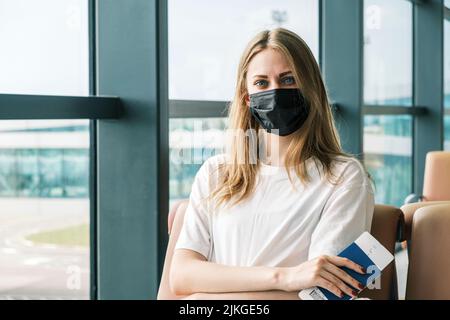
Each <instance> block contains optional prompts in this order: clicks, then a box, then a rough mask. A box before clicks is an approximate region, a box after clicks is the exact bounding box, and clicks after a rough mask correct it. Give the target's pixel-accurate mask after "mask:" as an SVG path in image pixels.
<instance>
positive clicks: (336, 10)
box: [321, 0, 364, 158]
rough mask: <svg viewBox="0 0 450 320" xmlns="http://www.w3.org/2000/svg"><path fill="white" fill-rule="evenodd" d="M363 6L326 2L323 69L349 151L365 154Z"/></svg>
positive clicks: (353, 1) (349, 1) (355, 2)
mask: <svg viewBox="0 0 450 320" xmlns="http://www.w3.org/2000/svg"><path fill="white" fill-rule="evenodd" d="M363 8H364V3H363V1H360V0H347V1H323V2H322V5H321V15H322V19H321V22H322V26H321V27H322V29H321V30H322V31H321V35H322V40H321V41H322V44H321V49H322V59H323V61H322V63H321V64H322V72H323V74H324V79H325V82H326V85H327V87H328V89H329V94H330V98H331V99H332V101H334V102H337V103H339V112H338V114H339V117H336V123H337V127H338V129H339V133H340V136H341V140H342V145H343V148H344V150H345V151H346V152H349V153H351V154H354V155H356V156H358V157H360V158H362V157H363V116H362V108H361V105H362V101H363V32H364V30H363V29H364V28H363V26H364V25H363Z"/></svg>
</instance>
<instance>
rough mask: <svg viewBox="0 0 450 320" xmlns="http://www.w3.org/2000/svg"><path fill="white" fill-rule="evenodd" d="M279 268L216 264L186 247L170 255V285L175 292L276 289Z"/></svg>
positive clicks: (278, 283) (278, 280) (278, 284)
mask: <svg viewBox="0 0 450 320" xmlns="http://www.w3.org/2000/svg"><path fill="white" fill-rule="evenodd" d="M279 276H280V272H279V269H278V268H271V267H234V266H225V265H221V264H216V263H213V262H209V261H207V260H206V258H205V257H204V256H202V255H201V254H200V253H197V252H195V251H192V250H188V249H177V250H175V252H174V255H173V258H172V266H171V271H170V286H171V290H172V292H173V293H175V294H176V295H190V294H193V293H198V292H207V293H223V292H245V291H269V290H274V289H275V290H276V289H277V288H278V287H279V286H280V282H281V280H280V279H279Z"/></svg>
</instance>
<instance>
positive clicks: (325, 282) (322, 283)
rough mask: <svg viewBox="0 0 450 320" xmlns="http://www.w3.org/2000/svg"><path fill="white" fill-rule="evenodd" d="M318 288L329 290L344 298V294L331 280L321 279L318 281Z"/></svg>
mask: <svg viewBox="0 0 450 320" xmlns="http://www.w3.org/2000/svg"><path fill="white" fill-rule="evenodd" d="M316 285H317V286H319V287H322V288H324V289H327V290H328V291H330V292H332V293H333V294H334V295H336V296H338V297H341V298H343V297H344V295H343V294H342V291H341V289H339V288H338V287H337V286H336V285H334V284H333V283H332V282H330V281H329V280H327V279H325V278H323V277H320V279H319V280H318V281H317V284H316Z"/></svg>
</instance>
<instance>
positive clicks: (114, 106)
mask: <svg viewBox="0 0 450 320" xmlns="http://www.w3.org/2000/svg"><path fill="white" fill-rule="evenodd" d="M122 114H123V106H122V103H121V100H120V98H118V97H113V96H101V97H99V96H51V95H31V94H30V95H29V94H0V119H1V120H21V119H117V118H120V117H121V116H122Z"/></svg>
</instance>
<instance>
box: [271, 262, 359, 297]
mask: <svg viewBox="0 0 450 320" xmlns="http://www.w3.org/2000/svg"><path fill="white" fill-rule="evenodd" d="M340 267H347V268H349V269H352V270H354V271H356V272H358V273H360V274H365V273H366V272H365V270H364V269H363V268H362V267H361V266H360V265H358V264H356V263H354V262H353V261H351V260H349V259H347V258H342V257H338V256H326V255H323V256H319V257H317V258H315V259H312V260H309V261H306V262H304V263H302V264H300V265H299V266H296V267H290V268H282V269H281V277H280V288H279V289H281V290H285V291H300V290H303V289H307V288H311V287H315V286H317V287H322V288H325V289H327V290H328V291H330V292H332V293H334V294H335V295H336V296H338V297H343V293H345V294H347V295H349V296H351V297H355V296H356V295H357V294H358V292H359V291H361V290H362V289H363V288H364V286H363V285H362V284H361V283H359V282H358V281H357V280H355V279H354V278H352V277H351V276H350V275H349V274H348V273H346V272H345V271H344V270H342V269H340ZM353 288H354V289H353ZM355 289H356V290H355Z"/></svg>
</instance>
